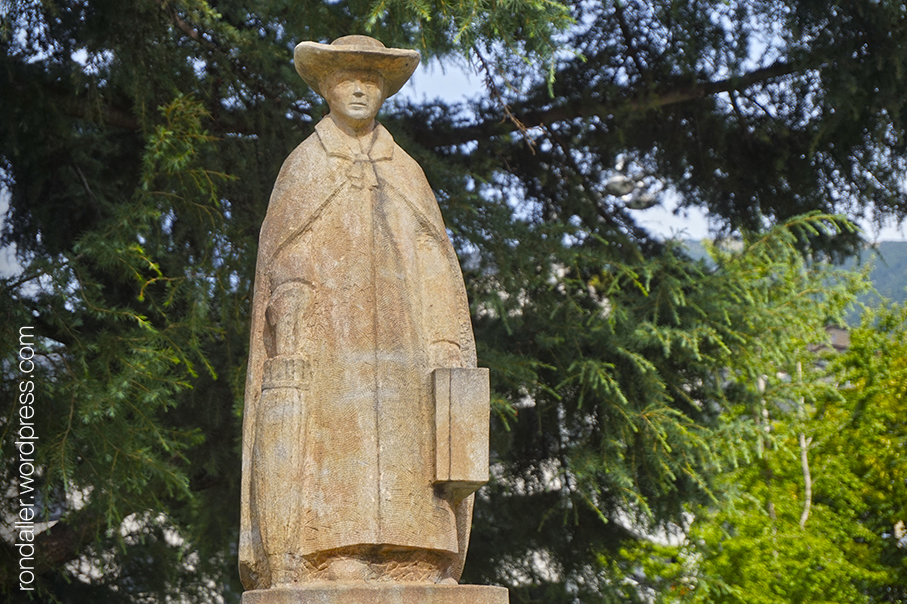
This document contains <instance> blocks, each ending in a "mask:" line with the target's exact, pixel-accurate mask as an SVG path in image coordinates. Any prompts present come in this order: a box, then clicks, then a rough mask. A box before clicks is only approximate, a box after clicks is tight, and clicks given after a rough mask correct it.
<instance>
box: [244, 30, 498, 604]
mask: <svg viewBox="0 0 907 604" xmlns="http://www.w3.org/2000/svg"><path fill="white" fill-rule="evenodd" d="M295 61H296V69H297V71H298V72H299V74H300V75H301V76H302V78H303V79H304V80H305V81H306V82H307V83H308V84H309V86H311V87H312V88H313V89H314V90H315V91H316V92H318V93H319V94H321V95H322V96H323V97H324V98H325V99H326V100H327V102H328V104H329V105H330V110H331V111H330V114H329V115H328V116H327V117H325V118H324V119H323V120H322V121H321V122H320V123H319V124H318V125H317V126H316V127H315V133H314V134H312V135H311V136H310V137H309V138H307V139H306V140H305V141H304V142H303V143H302V144H301V145H299V147H297V148H296V150H295V151H293V153H292V154H291V155H290V156H289V158H288V159H287V160H286V162H285V163H284V165H283V168H282V169H281V171H280V175H279V176H278V179H277V182H276V184H275V186H274V191H273V193H272V195H271V201H270V205H269V206H268V212H267V216H266V218H265V221H264V224H263V225H262V229H261V238H260V243H259V254H258V265H257V273H256V278H255V293H254V300H253V304H252V335H251V350H250V356H249V372H248V380H247V384H246V407H245V417H244V424H243V477H242V527H241V537H240V551H239V557H240V570H241V575H242V580H243V584H244V585H245V587H246V589H254V590H262V589H269V588H275V587H277V588H282V587H294V586H299V585H305V584H309V583H313V582H315V583H320V582H332V581H335V582H346V583H349V582H353V583H355V582H393V583H406V582H412V583H427V584H437V585H440V586H443V585H447V584H456V582H457V580H458V579H459V575H460V572H461V570H462V565H463V559H464V556H465V555H466V546H467V541H468V533H469V526H470V519H471V515H472V502H473V496H472V492H473V491H475V490H476V489H477V488H478V487H479V486H480V485H481V484H482V483H483V482H484V481H485V480H486V479H487V463H488V459H487V455H488V453H487V446H488V445H487V429H488V424H487V423H488V385H487V379H488V376H487V370H482V369H476V368H475V367H476V353H475V343H474V340H473V335H472V327H471V323H470V318H469V310H468V305H467V300H466V292H465V289H464V285H463V279H462V275H461V272H460V268H459V264H458V262H457V257H456V255H455V253H454V250H453V247H452V246H451V244H450V241H449V239H448V237H447V234H446V231H445V228H444V224H443V222H442V220H441V214H440V211H439V210H438V204H437V202H436V201H435V198H434V195H433V194H432V191H431V189H430V188H429V185H428V182H427V181H426V179H425V176H424V174H423V172H422V170H421V169H420V168H419V166H418V164H416V162H415V161H414V160H413V159H412V158H410V157H409V156H408V155H407V154H406V153H405V152H404V151H403V150H402V149H401V148H400V147H398V146H397V145H396V144H395V143H394V139H393V138H392V137H391V135H390V134H389V133H388V132H387V130H385V129H384V128H383V127H382V126H381V125H380V124H378V123H376V122H375V115H376V114H377V112H378V109H379V108H380V107H381V104H382V103H383V102H384V100H385V99H386V98H387V97H389V96H391V95H393V94H394V93H396V92H397V91H398V90H399V89H400V88H401V87H402V86H403V84H404V83H406V81H407V80H408V79H409V77H410V76H411V75H412V73H413V71H414V70H415V68H416V66H417V65H418V63H419V54H418V53H417V52H416V51H412V50H400V49H389V48H385V47H384V45H383V44H381V43H380V42H378V41H377V40H374V39H372V38H368V37H365V36H347V37H343V38H340V39H338V40H336V41H334V42H333V43H332V44H330V45H326V44H317V43H313V42H303V43H302V44H300V45H299V46H298V47H297V48H296V54H295ZM483 413H484V416H483ZM483 447H484V450H483ZM505 593H506V592H505Z"/></svg>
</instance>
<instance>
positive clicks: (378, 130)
mask: <svg viewBox="0 0 907 604" xmlns="http://www.w3.org/2000/svg"><path fill="white" fill-rule="evenodd" d="M315 132H316V133H317V134H318V138H319V140H320V141H321V145H322V146H323V147H324V149H325V151H327V153H328V155H333V156H336V157H342V158H343V159H346V160H349V161H355V160H356V159H357V155H359V154H358V153H353V151H352V149H350V145H349V143H350V142H352V141H350V136H349V135H347V134H346V133H344V132H343V131H342V130H341V129H340V128H338V127H337V125H336V124H335V123H334V120H333V119H331V118H330V116H326V117H324V118H323V119H322V120H321V121H320V122H318V124H317V125H316V126H315ZM373 136H374V138H373V139H372V140H373V142H372V148H371V150H369V152H368V157H369V159H371V160H372V161H381V160H385V159H393V157H394V147H395V146H396V145H395V143H394V137H392V136H391V134H390V132H388V131H387V129H385V127H384V126H382V125H381V124H378V123H377V122H376V123H375V131H374V133H373Z"/></svg>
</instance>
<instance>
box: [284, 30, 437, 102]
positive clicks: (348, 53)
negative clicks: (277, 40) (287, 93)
mask: <svg viewBox="0 0 907 604" xmlns="http://www.w3.org/2000/svg"><path fill="white" fill-rule="evenodd" d="M421 59H422V57H421V55H420V54H419V52H418V51H416V50H406V49H402V48H370V47H362V46H331V45H328V44H319V43H317V42H309V41H306V42H300V43H299V44H298V45H297V46H296V51H295V52H294V53H293V62H294V63H295V64H296V72H297V73H298V74H299V76H300V77H301V78H302V79H303V80H304V81H305V83H306V84H308V85H309V86H310V87H311V88H312V90H314V91H315V92H317V93H318V94H319V95H321V96H322V97H323V96H324V92H323V91H322V83H323V82H324V80H325V78H327V77H328V76H329V75H331V74H332V73H334V72H335V71H337V70H338V69H352V70H356V69H361V70H367V71H377V72H378V73H380V74H381V77H382V78H384V87H385V92H386V95H387V97H390V96H392V95H394V94H397V92H399V90H400V89H401V88H403V85H404V84H406V81H407V80H409V78H410V77H411V76H412V75H413V72H414V71H416V67H418V66H419V61H420V60H421Z"/></svg>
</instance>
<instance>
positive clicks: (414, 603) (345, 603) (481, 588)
mask: <svg viewBox="0 0 907 604" xmlns="http://www.w3.org/2000/svg"><path fill="white" fill-rule="evenodd" d="M509 601H510V598H509V596H508V594H507V590H506V589H505V588H503V587H491V586H487V585H380V584H369V585H323V584H321V585H316V584H313V585H310V586H303V587H299V588H294V589H285V588H277V589H267V590H256V591H247V592H245V593H244V594H243V597H242V604H508V603H509Z"/></svg>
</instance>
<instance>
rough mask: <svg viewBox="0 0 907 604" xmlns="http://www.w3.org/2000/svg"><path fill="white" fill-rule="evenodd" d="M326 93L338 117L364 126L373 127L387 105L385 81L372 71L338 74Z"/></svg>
mask: <svg viewBox="0 0 907 604" xmlns="http://www.w3.org/2000/svg"><path fill="white" fill-rule="evenodd" d="M323 92H324V96H325V99H327V102H328V105H330V107H331V113H332V114H334V117H335V118H337V119H340V120H342V121H343V122H346V123H347V124H348V125H350V126H352V127H361V126H363V125H369V124H371V122H372V120H374V119H375V116H376V115H378V110H379V109H380V108H381V104H382V103H384V80H383V78H382V77H381V76H380V75H379V74H377V73H375V72H372V71H358V70H357V71H352V70H344V71H338V72H337V73H336V74H334V76H333V77H331V78H330V80H329V81H328V85H327V86H326V87H325V90H324V91H323Z"/></svg>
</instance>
